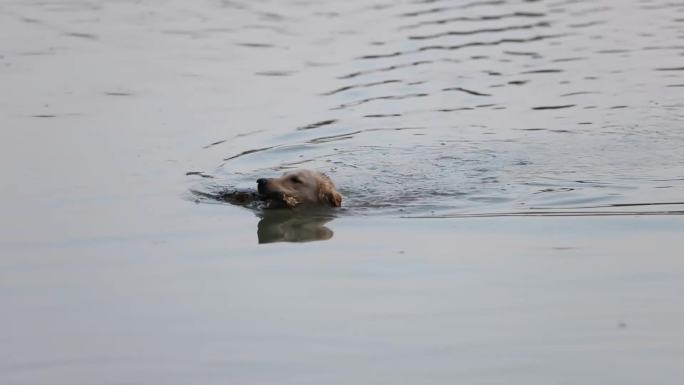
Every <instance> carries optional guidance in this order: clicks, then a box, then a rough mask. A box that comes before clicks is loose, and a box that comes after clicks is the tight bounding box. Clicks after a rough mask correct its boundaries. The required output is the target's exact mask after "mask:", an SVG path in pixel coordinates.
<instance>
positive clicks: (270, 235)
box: [257, 209, 334, 243]
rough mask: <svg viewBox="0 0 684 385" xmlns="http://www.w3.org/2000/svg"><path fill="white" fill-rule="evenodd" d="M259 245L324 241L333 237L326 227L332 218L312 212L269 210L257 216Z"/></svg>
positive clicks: (323, 213) (329, 215) (328, 215)
mask: <svg viewBox="0 0 684 385" xmlns="http://www.w3.org/2000/svg"><path fill="white" fill-rule="evenodd" d="M258 215H259V217H260V218H261V220H260V221H259V224H258V226H257V236H258V237H259V243H272V242H311V241H325V240H327V239H330V238H332V237H333V231H332V230H330V228H328V227H327V226H326V223H328V222H330V221H332V220H333V219H334V216H333V215H331V214H330V213H329V212H328V213H326V212H323V211H320V212H319V211H313V210H289V209H270V210H264V211H262V212H261V213H259V214H258Z"/></svg>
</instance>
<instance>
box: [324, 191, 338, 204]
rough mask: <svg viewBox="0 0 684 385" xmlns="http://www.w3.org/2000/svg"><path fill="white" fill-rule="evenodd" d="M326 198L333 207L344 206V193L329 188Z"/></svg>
mask: <svg viewBox="0 0 684 385" xmlns="http://www.w3.org/2000/svg"><path fill="white" fill-rule="evenodd" d="M325 200H326V201H327V202H328V204H330V206H332V207H340V206H342V195H340V193H338V192H337V191H335V190H329V191H327V192H326V193H325Z"/></svg>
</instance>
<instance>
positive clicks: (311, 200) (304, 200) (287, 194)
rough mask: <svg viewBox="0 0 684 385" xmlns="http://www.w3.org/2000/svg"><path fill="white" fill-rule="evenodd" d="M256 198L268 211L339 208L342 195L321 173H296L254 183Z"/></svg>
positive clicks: (303, 171) (298, 171) (302, 171)
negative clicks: (270, 209) (301, 208)
mask: <svg viewBox="0 0 684 385" xmlns="http://www.w3.org/2000/svg"><path fill="white" fill-rule="evenodd" d="M257 192H258V194H259V197H260V198H261V199H262V200H264V201H266V202H268V207H269V208H295V207H340V206H341V205H342V195H341V194H340V193H339V192H338V191H337V189H336V188H335V184H334V183H333V181H332V180H331V179H330V178H329V177H328V176H327V175H325V174H323V173H322V172H318V171H312V170H295V171H289V172H286V173H284V174H283V175H282V176H281V177H280V178H261V179H258V180H257Z"/></svg>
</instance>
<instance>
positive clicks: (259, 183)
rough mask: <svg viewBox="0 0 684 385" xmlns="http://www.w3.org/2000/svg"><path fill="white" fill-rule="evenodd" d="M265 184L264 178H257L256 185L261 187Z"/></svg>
mask: <svg viewBox="0 0 684 385" xmlns="http://www.w3.org/2000/svg"><path fill="white" fill-rule="evenodd" d="M264 183H266V178H259V179H257V184H258V185H259V186H261V185H262V184H264Z"/></svg>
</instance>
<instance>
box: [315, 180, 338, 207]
mask: <svg viewBox="0 0 684 385" xmlns="http://www.w3.org/2000/svg"><path fill="white" fill-rule="evenodd" d="M321 176H322V179H321V183H320V184H319V190H318V199H319V200H320V201H321V202H322V203H327V204H328V205H330V206H331V207H340V206H342V195H341V194H340V193H339V192H337V190H335V185H334V184H333V182H332V180H330V178H329V177H328V176H327V175H325V174H321Z"/></svg>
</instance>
